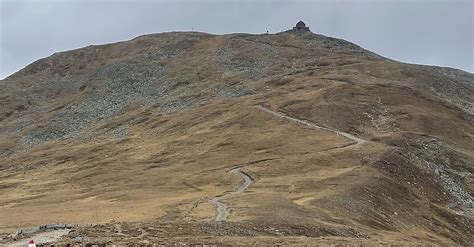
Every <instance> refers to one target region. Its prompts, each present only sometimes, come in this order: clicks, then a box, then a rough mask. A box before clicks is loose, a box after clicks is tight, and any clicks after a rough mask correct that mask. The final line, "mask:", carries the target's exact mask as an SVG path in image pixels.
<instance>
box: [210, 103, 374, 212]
mask: <svg viewBox="0 0 474 247" xmlns="http://www.w3.org/2000/svg"><path fill="white" fill-rule="evenodd" d="M255 107H257V108H258V109H260V110H262V111H265V112H267V113H270V114H272V115H275V116H277V117H280V118H284V119H287V120H290V121H293V122H296V123H299V124H303V125H306V126H309V127H311V128H315V129H320V130H325V131H330V132H334V133H336V134H338V135H341V136H344V137H345V138H347V139H349V140H352V141H354V143H353V144H349V145H345V146H344V147H347V146H351V145H357V144H362V143H364V142H366V141H365V140H363V139H360V138H358V137H356V136H353V135H351V134H349V133H346V132H342V131H338V130H334V129H330V128H327V127H323V126H319V125H316V124H313V123H310V122H308V121H305V120H300V119H297V118H294V117H290V116H287V115H285V114H284V113H281V112H275V111H272V110H270V109H268V108H266V107H264V106H261V105H258V106H255ZM339 148H342V147H339ZM229 172H232V173H237V174H239V175H240V176H241V177H242V178H243V179H244V181H243V183H241V184H240V185H239V186H238V187H237V188H236V189H235V190H234V191H231V192H225V193H223V194H221V195H218V196H216V197H214V198H212V199H211V200H209V202H210V203H211V204H213V205H214V206H215V207H216V211H217V215H216V219H215V221H226V220H227V217H228V216H229V212H230V207H229V205H227V204H225V203H223V202H222V201H221V200H223V199H225V198H227V197H229V196H233V195H236V194H240V193H242V192H244V191H245V190H246V189H247V188H248V187H249V186H250V185H251V184H252V178H251V177H250V176H249V175H248V174H246V173H244V172H242V171H241V170H240V167H236V168H234V169H232V170H230V171H229Z"/></svg>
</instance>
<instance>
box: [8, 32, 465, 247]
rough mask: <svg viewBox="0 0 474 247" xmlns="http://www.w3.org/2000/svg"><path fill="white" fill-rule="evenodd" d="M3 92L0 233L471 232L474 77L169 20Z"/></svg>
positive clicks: (256, 237) (42, 64) (303, 40)
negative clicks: (168, 25)
mask: <svg viewBox="0 0 474 247" xmlns="http://www.w3.org/2000/svg"><path fill="white" fill-rule="evenodd" d="M0 88H1V89H2V90H1V91H0V103H1V106H2V107H1V108H0V194H1V195H2V196H1V197H0V219H1V220H0V232H1V233H3V235H2V236H3V237H2V236H0V243H12V242H11V241H13V239H19V240H21V239H22V238H23V237H32V236H39V235H35V234H40V235H41V234H44V233H45V232H44V230H45V229H46V228H55V229H60V230H63V232H62V234H59V235H58V236H57V237H58V238H56V239H55V240H54V241H59V242H61V241H62V242H68V241H75V242H82V243H107V242H108V243H119V244H120V243H152V242H159V243H163V244H173V243H174V244H179V243H198V244H242V243H247V244H256V245H258V244H278V243H282V244H292V243H303V244H305V243H306V244H309V243H317V242H318V243H358V244H373V243H375V244H381V243H427V244H445V245H453V244H468V243H472V242H474V241H473V240H474V239H473V238H472V236H474V232H473V231H474V230H473V226H474V218H473V217H474V210H473V206H474V205H473V204H474V203H473V195H474V194H473V193H474V190H473V175H472V174H473V170H474V167H473V164H474V162H473V161H474V153H473V150H474V142H473V138H474V126H473V124H472V123H473V114H474V110H473V105H474V104H473V100H472V99H473V95H474V75H473V74H471V73H467V72H464V71H461V70H456V69H451V68H441V67H434V66H423V65H413V64H406V63H401V62H397V61H394V60H390V59H388V58H384V57H382V56H379V55H377V54H375V53H373V52H370V51H368V50H365V49H363V48H361V47H359V46H357V45H355V44H353V43H350V42H347V41H344V40H341V39H336V38H331V37H326V36H323V35H320V34H314V33H312V32H310V31H307V30H305V29H303V30H289V31H286V32H282V33H277V34H258V35H256V34H228V35H212V34H207V33H198V32H170V33H160V34H151V35H144V36H140V37H137V38H135V39H132V40H130V41H125V42H119V43H114V44H107V45H92V46H88V47H84V48H81V49H77V50H71V51H66V52H60V53H55V54H53V55H52V56H50V57H47V58H43V59H40V60H38V61H36V62H34V63H32V64H30V65H28V66H26V67H25V68H24V69H22V70H20V71H18V72H17V73H15V74H13V75H11V76H9V77H8V78H6V79H4V80H1V81H0ZM58 223H64V224H76V225H64V224H63V225H61V224H59V225H58ZM51 224H56V225H51ZM89 224H93V225H89ZM40 225H42V227H36V228H34V227H35V226H40ZM69 228H72V229H73V231H70V229H69ZM18 229H23V230H22V231H17V232H16V233H15V234H10V233H12V232H15V231H16V230H18ZM46 232H47V231H46ZM64 234H66V235H64ZM41 236H43V235H41ZM61 236H62V238H61V239H59V237H61ZM249 237H252V238H249Z"/></svg>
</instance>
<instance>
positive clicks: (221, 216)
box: [209, 167, 252, 221]
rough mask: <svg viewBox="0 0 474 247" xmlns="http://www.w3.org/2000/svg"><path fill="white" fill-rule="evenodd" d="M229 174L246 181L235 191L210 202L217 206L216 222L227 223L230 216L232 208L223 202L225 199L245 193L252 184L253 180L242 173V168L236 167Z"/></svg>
mask: <svg viewBox="0 0 474 247" xmlns="http://www.w3.org/2000/svg"><path fill="white" fill-rule="evenodd" d="M229 172H231V173H236V174H239V175H240V176H241V177H242V178H243V179H244V181H243V182H242V183H241V184H240V185H239V186H238V187H237V188H236V189H235V190H234V191H232V192H225V193H224V194H221V195H218V196H216V197H214V198H212V199H211V200H210V201H209V202H210V203H212V204H214V205H215V207H216V210H217V215H216V219H215V221H225V220H227V217H228V216H229V211H230V208H229V206H228V205H227V204H225V203H223V202H222V201H221V200H222V199H225V198H226V197H229V196H232V195H235V194H239V193H242V192H244V191H245V190H246V189H247V188H248V187H249V186H250V185H251V184H252V178H251V177H250V176H249V175H248V174H246V173H245V172H242V171H241V170H240V167H236V168H234V169H232V170H230V171H229Z"/></svg>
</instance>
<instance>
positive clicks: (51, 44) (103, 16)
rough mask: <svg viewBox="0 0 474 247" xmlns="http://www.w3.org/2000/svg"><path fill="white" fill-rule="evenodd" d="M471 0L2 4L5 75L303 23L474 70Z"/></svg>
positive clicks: (408, 56) (415, 58)
mask: <svg viewBox="0 0 474 247" xmlns="http://www.w3.org/2000/svg"><path fill="white" fill-rule="evenodd" d="M473 13H474V0H345V1H344V0H320V1H318V0H313V1H309V0H306V1H303V0H299V1H297V0H295V1H288V0H287V1H278V0H274V1H271V0H260V1H258V0H253V1H251V0H240V1H238V0H235V1H231V0H194V1H192V0H188V1H184V0H168V1H164V0H159V1H151V0H128V1H126V0H0V41H1V44H0V78H4V77H6V76H8V75H10V74H12V73H14V72H15V71H18V70H19V69H21V68H23V67H24V66H26V65H27V64H29V63H31V62H33V61H35V60H37V59H39V58H42V57H46V56H49V55H51V54H52V53H54V52H58V51H64V50H70V49H75V48H79V47H83V46H87V45H90V44H103V43H110V42H116V41H121V40H127V39H131V38H133V37H135V36H138V35H142V34H146V33H158V32H165V31H173V30H191V29H192V28H194V30H198V31H202V32H209V33H217V34H223V33H234V32H245V33H263V32H266V31H267V30H268V31H270V32H271V33H274V32H279V31H282V30H286V29H289V28H291V27H292V26H293V25H294V24H295V23H296V22H297V21H298V20H300V19H301V20H303V21H305V22H306V23H307V25H309V26H310V28H311V30H312V31H313V32H315V33H321V34H324V35H327V36H333V37H338V38H343V39H346V40H349V41H351V42H354V43H356V44H358V45H361V46H362V47H364V48H366V49H369V50H372V51H374V52H377V53H379V54H381V55H383V56H386V57H389V58H393V59H396V60H401V61H405V62H411V63H420V64H433V65H440V66H449V67H455V68H460V69H463V70H466V71H470V72H474V47H473V44H474V37H473V36H474V24H473V23H474V21H473V15H474V14H473Z"/></svg>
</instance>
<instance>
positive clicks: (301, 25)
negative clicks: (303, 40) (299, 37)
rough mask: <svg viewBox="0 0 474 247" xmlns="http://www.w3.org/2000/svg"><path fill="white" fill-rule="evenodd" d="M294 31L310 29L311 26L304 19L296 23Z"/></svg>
mask: <svg viewBox="0 0 474 247" xmlns="http://www.w3.org/2000/svg"><path fill="white" fill-rule="evenodd" d="M293 31H309V27H307V26H306V24H305V23H304V22H303V21H299V22H298V23H296V26H294V27H293Z"/></svg>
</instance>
